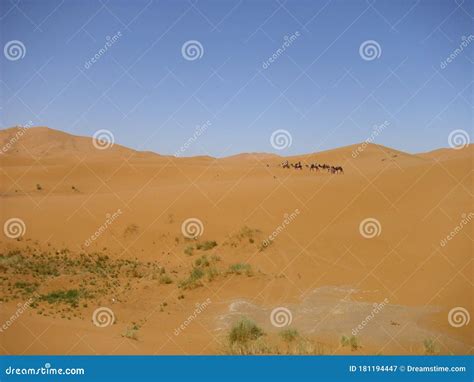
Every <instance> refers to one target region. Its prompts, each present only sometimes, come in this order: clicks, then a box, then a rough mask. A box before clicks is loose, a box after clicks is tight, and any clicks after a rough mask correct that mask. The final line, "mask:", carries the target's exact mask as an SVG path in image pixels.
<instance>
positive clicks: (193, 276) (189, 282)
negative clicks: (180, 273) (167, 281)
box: [178, 268, 204, 289]
mask: <svg viewBox="0 0 474 382" xmlns="http://www.w3.org/2000/svg"><path fill="white" fill-rule="evenodd" d="M203 276H204V271H203V270H202V269H200V268H193V270H192V271H191V273H190V274H189V277H188V278H187V279H185V280H182V281H181V282H180V283H179V285H178V286H179V287H180V288H182V289H195V288H198V287H200V286H202V283H201V281H200V279H201V278H202V277H203Z"/></svg>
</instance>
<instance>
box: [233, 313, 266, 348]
mask: <svg viewBox="0 0 474 382" xmlns="http://www.w3.org/2000/svg"><path fill="white" fill-rule="evenodd" d="M264 334H265V333H264V332H263V330H262V329H260V328H259V327H258V326H257V324H255V322H253V321H251V320H249V319H247V318H243V319H241V320H240V321H238V322H237V323H235V324H234V326H233V327H232V328H231V330H230V333H229V343H230V344H231V345H232V344H234V343H236V342H237V343H241V344H242V343H246V342H248V341H253V340H256V339H257V338H259V337H261V336H263V335H264Z"/></svg>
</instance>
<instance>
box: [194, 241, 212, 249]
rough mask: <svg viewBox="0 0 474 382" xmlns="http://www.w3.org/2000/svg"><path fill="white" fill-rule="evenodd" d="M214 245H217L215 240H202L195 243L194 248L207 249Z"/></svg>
mask: <svg viewBox="0 0 474 382" xmlns="http://www.w3.org/2000/svg"><path fill="white" fill-rule="evenodd" d="M214 247H217V242H215V241H204V242H202V243H197V244H196V249H199V250H201V251H209V250H210V249H212V248H214Z"/></svg>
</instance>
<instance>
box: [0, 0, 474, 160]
mask: <svg viewBox="0 0 474 382" xmlns="http://www.w3.org/2000/svg"><path fill="white" fill-rule="evenodd" d="M0 4H1V10H0V15H1V16H0V17H1V44H2V47H5V45H6V44H8V43H9V42H10V41H12V40H18V41H20V42H21V43H22V44H23V45H24V47H25V54H24V57H23V58H20V59H17V60H11V59H8V57H7V54H6V53H4V54H3V55H2V56H1V59H0V64H1V83H0V89H1V106H2V109H1V125H2V128H6V127H11V126H14V125H23V124H26V123H28V121H30V120H31V121H32V122H33V125H41V126H49V127H51V128H54V129H59V130H63V131H66V132H70V133H73V134H78V135H88V136H92V135H93V134H94V132H95V131H97V130H98V129H108V130H110V131H111V132H112V133H113V135H114V137H115V142H117V143H120V144H123V145H125V146H129V147H133V148H135V149H140V150H152V151H155V152H158V153H162V154H173V153H175V152H176V151H177V150H178V149H179V148H180V147H181V146H182V145H183V144H184V143H185V142H186V141H188V140H189V138H190V137H192V136H193V134H194V133H195V130H196V126H199V125H202V124H204V123H205V122H206V121H209V122H210V126H209V127H208V128H207V129H206V130H205V131H204V133H203V134H201V135H200V136H199V138H198V139H196V140H195V141H194V142H193V143H192V144H191V145H190V146H189V148H188V149H187V151H186V153H185V155H186V156H189V155H202V154H206V155H213V156H226V155H232V154H236V153H241V152H256V151H259V152H260V151H264V152H276V153H278V154H283V155H291V154H298V153H307V152H314V151H320V150H325V149H330V148H334V147H339V146H344V145H348V144H353V143H358V142H361V141H364V140H365V139H367V138H368V137H370V135H371V132H372V131H373V126H374V125H380V124H382V123H383V122H384V121H388V122H389V123H390V125H389V127H388V128H386V129H384V130H383V132H382V133H381V134H380V135H379V136H377V138H376V140H375V142H376V143H379V144H383V145H386V146H391V147H394V148H397V149H401V150H405V151H408V152H421V151H428V150H431V149H435V148H439V147H447V146H448V135H449V133H450V132H451V131H452V130H454V129H464V130H466V131H469V134H470V135H471V137H472V107H473V105H474V103H473V85H472V82H473V72H472V63H473V62H474V57H473V52H474V47H473V46H474V41H473V42H470V43H468V44H467V46H466V47H463V48H462V51H461V52H460V53H459V51H458V53H457V54H455V57H454V59H452V60H451V62H450V63H447V65H445V67H444V68H442V64H441V63H442V62H444V61H445V60H446V59H447V58H448V57H449V56H450V55H451V54H452V53H453V52H455V50H456V49H459V48H460V46H461V43H462V41H463V40H462V38H463V36H464V37H469V36H472V34H474V31H473V28H472V26H473V16H474V9H473V2H470V1H465V2H462V1H461V0H458V1H457V2H456V1H454V0H453V1H450V0H444V1H441V0H430V1H424V0H421V1H415V0H414V1H405V0H404V1H401V0H400V1H393V0H387V1H380V0H379V1H366V0H361V1H357V0H352V1H337V0H322V1H299V0H295V1H284V0H277V1H157V0H144V1H131V0H128V1H125V0H117V1H112V0H111V1H106V0H101V1H87V0H85V1H62V0H53V1H49V0H45V1H9V0H1V1H0ZM118 32H120V36H119V37H118V38H117V39H116V41H115V42H114V43H113V44H112V45H111V46H110V47H109V48H108V49H107V51H106V52H105V53H103V54H101V55H100V57H99V59H98V60H96V62H95V63H93V64H92V65H90V67H89V68H86V66H87V65H85V64H86V62H88V61H89V60H90V59H91V57H93V56H94V55H95V54H96V53H98V52H99V51H100V49H101V48H103V47H104V45H105V44H106V42H107V41H108V40H107V37H110V38H111V37H113V36H114V35H117V33H118ZM295 34H297V35H298V36H296V38H294V39H293V40H292V42H291V43H290V44H289V46H287V47H286V48H285V49H284V51H282V52H280V53H277V54H276V56H275V57H276V59H275V60H274V62H272V63H271V64H270V65H268V67H266V68H264V65H263V63H264V62H266V61H267V60H268V59H269V57H271V56H272V55H273V54H275V53H276V52H277V50H278V49H279V48H281V47H282V45H283V44H284V42H285V36H286V37H288V38H289V37H290V36H292V35H293V36H295ZM190 40H195V41H198V42H199V43H200V44H201V46H202V48H203V49H202V51H201V53H202V55H200V56H199V58H197V59H195V60H187V59H186V58H185V57H183V54H182V46H183V44H185V43H186V42H187V41H190ZM366 41H375V42H376V43H377V44H378V46H379V47H380V49H378V47H376V50H377V52H378V53H380V54H379V55H377V57H375V58H374V59H371V60H367V59H364V57H363V56H362V55H361V54H360V51H359V48H360V46H361V44H363V43H364V42H366ZM366 58H367V57H366ZM369 58H373V57H369ZM277 129H284V130H287V131H288V132H289V133H290V134H291V137H292V144H291V146H290V147H288V148H286V149H285V150H280V151H277V150H275V149H274V148H273V147H272V145H271V144H270V136H271V134H272V132H274V131H275V130H277Z"/></svg>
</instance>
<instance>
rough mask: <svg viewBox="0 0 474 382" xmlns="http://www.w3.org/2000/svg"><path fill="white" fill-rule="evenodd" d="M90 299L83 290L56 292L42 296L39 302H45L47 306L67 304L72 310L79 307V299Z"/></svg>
mask: <svg viewBox="0 0 474 382" xmlns="http://www.w3.org/2000/svg"><path fill="white" fill-rule="evenodd" d="M87 297H90V294H89V293H88V292H86V291H84V290H79V289H69V290H56V291H54V292H50V293H48V294H43V295H41V296H40V297H39V299H40V300H41V301H46V302H48V303H49V304H59V303H61V304H68V305H70V306H71V307H73V308H77V307H78V306H79V301H80V299H81V298H87Z"/></svg>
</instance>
